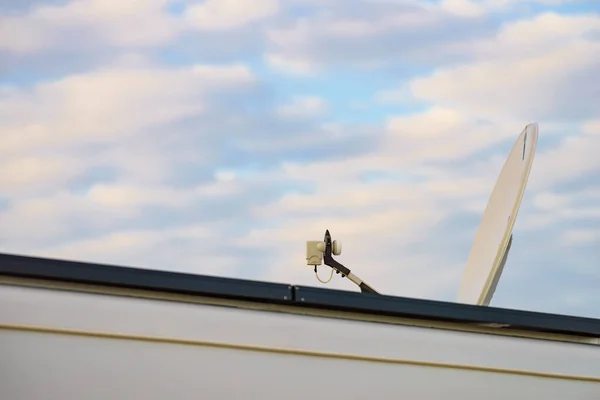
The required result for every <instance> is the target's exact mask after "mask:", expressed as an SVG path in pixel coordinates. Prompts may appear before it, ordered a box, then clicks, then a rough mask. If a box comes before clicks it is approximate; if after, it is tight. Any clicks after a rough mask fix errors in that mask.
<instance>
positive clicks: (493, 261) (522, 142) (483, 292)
mask: <svg viewBox="0 0 600 400" xmlns="http://www.w3.org/2000/svg"><path fill="white" fill-rule="evenodd" d="M537 140H538V124H537V123H532V124H529V125H527V126H526V127H525V129H524V130H523V131H522V132H521V134H520V135H519V137H518V139H517V141H516V143H515V145H514V146H513V148H512V150H511V151H510V153H509V154H508V158H507V159H506V162H505V163H504V167H502V171H501V172H500V176H499V177H498V180H497V181H496V186H495V187H494V190H493V191H492V195H491V196H490V199H489V201H488V204H487V206H486V209H485V212H484V213H483V217H482V219H481V223H480V224H479V229H478V230H477V233H476V235H475V240H474V242H473V246H472V247H471V252H470V254H469V258H468V260H467V265H466V267H465V270H464V273H463V276H462V281H461V284H460V289H459V292H458V299H457V301H458V302H459V303H467V304H476V305H485V306H487V305H488V304H489V303H490V301H491V299H492V296H493V295H494V292H495V290H496V286H497V284H498V281H499V280H500V275H501V274H502V270H503V268H504V264H505V263H506V259H507V257H508V252H509V250H510V246H511V244H512V229H513V226H514V224H515V220H516V219H517V213H518V212H519V207H520V205H521V201H522V200H523V194H524V193H525V187H526V186H527V180H528V179H529V172H530V171H531V165H532V163H533V156H534V154H535V148H536V145H537Z"/></svg>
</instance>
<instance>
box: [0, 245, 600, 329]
mask: <svg viewBox="0 0 600 400" xmlns="http://www.w3.org/2000/svg"><path fill="white" fill-rule="evenodd" d="M0 275H4V276H15V277H23V278H31V279H45V280H53V281H61V282H75V283H84V284H92V285H100V286H110V287H124V288H132V289H143V290H151V291H158V292H169V293H182V294H190V295H198V296H206V297H219V298H229V299H240V300H250V301H256V302H265V303H285V304H288V305H295V306H300V307H312V308H320V309H329V310H339V311H349V312H358V313H365V314H378V315H389V316H398V317H405V318H417V319H425V320H436V321H449V322H456V323H466V324H501V325H505V326H506V328H505V329H520V330H528V331H535V332H549V333H559V334H567V335H576V336H585V337H596V338H597V337H600V319H592V318H583V317H573V316H565V315H556V314H545V313H537V312H529V311H518V310H509V309H501V308H494V307H482V306H471V305H466V304H457V303H449V302H441V301H432V300H421V299H410V298H404V297H393V296H384V295H375V294H368V293H356V292H349V291H341V290H331V289H319V288H312V287H304V286H294V287H292V286H290V285H286V284H278V283H269V282H259V281H250V280H242V279H232V278H221V277H213V276H202V275H193V274H185V273H179V272H168V271H157V270H148V269H140V268H130V267H117V266H112V265H101V264H92V263H83V262H74V261H62V260H56V259H47V258H38V257H28V256H20V255H11V254H0Z"/></svg>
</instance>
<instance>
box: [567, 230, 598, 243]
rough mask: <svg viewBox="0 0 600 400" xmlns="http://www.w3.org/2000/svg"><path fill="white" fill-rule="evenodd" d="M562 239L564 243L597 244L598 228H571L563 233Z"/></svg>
mask: <svg viewBox="0 0 600 400" xmlns="http://www.w3.org/2000/svg"><path fill="white" fill-rule="evenodd" d="M563 240H564V241H565V242H566V244H569V245H575V246H581V245H597V244H600V230H599V229H571V230H568V231H566V232H565V233H564V235H563Z"/></svg>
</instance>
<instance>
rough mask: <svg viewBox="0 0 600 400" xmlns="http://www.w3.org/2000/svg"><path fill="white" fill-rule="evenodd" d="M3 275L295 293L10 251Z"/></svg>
mask: <svg viewBox="0 0 600 400" xmlns="http://www.w3.org/2000/svg"><path fill="white" fill-rule="evenodd" d="M0 275H9V276H18V277H23V278H33V279H47V280H53V281H63V282H76V283H85V284H94V285H101V286H113V287H124V288H132V289H144V290H151V291H161V292H171V293H182V294H192V295H198V296H209V297H221V298H235V299H247V300H253V301H260V302H283V301H290V300H291V299H292V294H293V293H292V292H293V291H292V286H290V285H283V284H279V283H269V282H259V281H249V280H243V279H230V278H221V277H215V276H201V275H193V274H185V273H179V272H177V273H176V272H169V271H157V270H150V269H140V268H130V267H117V266H113V265H102V264H91V263H83V262H75V261H63V260H55V259H47V258H37V257H26V256H18V255H11V254H0Z"/></svg>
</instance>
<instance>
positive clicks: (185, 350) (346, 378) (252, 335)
mask: <svg viewBox="0 0 600 400" xmlns="http://www.w3.org/2000/svg"><path fill="white" fill-rule="evenodd" d="M0 305H1V306H0V323H2V324H14V325H35V326H43V327H52V328H62V329H76V330H91V331H100V332H112V333H120V334H135V335H143V336H161V337H171V338H178V339H192V340H202V341H213V342H225V343H235V344H247V345H257V346H266V347H280V348H293V349H302V350H310V351H323V352H328V353H346V354H354V355H362V356H372V357H386V358H402V359H411V360H417V361H438V362H444V363H456V364H468V365H475V366H488V367H498V368H510V369H521V370H532V371H537V372H549V373H561V374H572V375H585V376H600V347H599V346H593V345H584V344H575V343H563V342H553V341H541V340H533V339H519V338H512V337H503V336H496V335H489V334H478V333H463V332H455V331H446V330H439V329H428V328H420V327H409V326H399V325H388V324H380V323H370V322H360V321H348V320H337V319H331V318H323V317H312V316H299V315H293V314H284V313H276V312H267V311H251V310H243V309H236V308H229V307H219V306H208V305H198V304H185V303H176V302H168V301H160V300H148V299H135V298H126V297H116V296H109V295H96V294H86V293H76V292H63V291H55V290H48V289H34V288H23V287H13V286H3V285H0ZM0 360H2V362H1V363H0V399H3V400H4V399H7V400H21V399H23V400H32V399H35V400H38V399H40V400H42V399H43V400H46V399H47V400H55V399H56V400H68V399H74V400H79V399H86V400H88V399H89V400H94V399H108V398H110V399H127V400H137V399H140V400H147V399H167V398H169V399H170V398H173V399H175V398H176V399H187V398H189V399H198V398H203V399H238V398H252V399H261V400H262V399H265V400H266V399H306V398H309V396H310V398H313V399H321V398H322V399H325V398H328V399H332V398H344V399H354V398H356V399H358V398H361V399H363V398H364V397H365V396H369V397H370V398H378V399H387V398H390V399H392V398H394V399H396V398H398V396H407V398H414V399H423V400H426V399H439V398H441V397H442V396H444V397H446V396H449V397H450V398H475V396H476V395H477V396H479V395H483V394H485V397H486V399H488V400H489V399H501V398H506V397H508V396H511V397H513V398H515V396H516V398H523V399H530V398H531V399H533V398H544V399H566V398H568V399H590V400H591V399H594V400H597V399H598V398H599V397H598V395H599V394H600V385H599V384H596V383H583V382H576V381H567V380H557V379H543V378H533V377H524V376H517V375H503V374H496V373H482V372H473V371H458V370H449V369H439V368H431V367H416V366H406V365H394V364H383V363H371V362H359V361H350V360H334V359H326V358H317V357H305V356H292V355H281V354H279V355H278V354H267V353H260V352H247V351H241V350H237V351H234V350H224V349H215V348H210V347H194V346H182V345H173V344H159V343H143V342H133V341H121V340H108V339H98V338H82V337H75V336H57V335H50V334H38V333H25V332H14V331H1V330H0ZM458 396H462V397H458ZM464 396H467V397H464Z"/></svg>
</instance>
